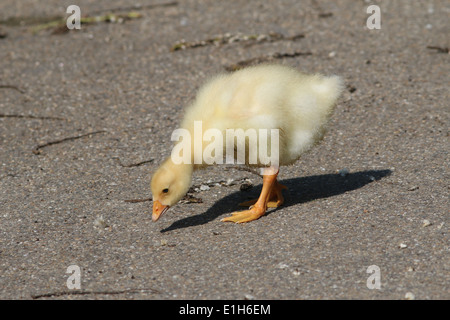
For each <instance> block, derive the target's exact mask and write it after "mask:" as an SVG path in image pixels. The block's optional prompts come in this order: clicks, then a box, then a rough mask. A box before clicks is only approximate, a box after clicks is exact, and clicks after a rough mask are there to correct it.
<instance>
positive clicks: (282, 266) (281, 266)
mask: <svg viewBox="0 0 450 320" xmlns="http://www.w3.org/2000/svg"><path fill="white" fill-rule="evenodd" d="M277 268H278V269H286V268H289V266H288V265H287V264H285V263H283V262H280V263H279V264H278V265H277Z"/></svg>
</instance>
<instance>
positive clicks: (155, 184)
mask: <svg viewBox="0 0 450 320" xmlns="http://www.w3.org/2000/svg"><path fill="white" fill-rule="evenodd" d="M192 171H193V166H192V165H188V164H175V163H173V161H172V160H171V159H170V157H169V158H168V159H167V160H166V161H164V163H163V164H162V165H161V166H160V167H159V168H158V170H156V172H155V174H154V175H153V178H152V182H151V189H152V194H153V214H152V220H153V221H156V220H158V219H159V217H160V216H161V215H162V214H163V213H165V212H166V211H167V210H168V209H169V208H170V207H171V206H173V205H175V204H176V203H177V202H178V201H180V200H181V198H183V196H184V195H186V193H187V192H188V190H189V187H190V186H191V180H192Z"/></svg>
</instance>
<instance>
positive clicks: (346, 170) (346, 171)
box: [338, 168, 350, 177]
mask: <svg viewBox="0 0 450 320" xmlns="http://www.w3.org/2000/svg"><path fill="white" fill-rule="evenodd" d="M338 173H339V174H340V175H341V177H345V176H346V175H348V174H349V173H350V170H348V169H347V168H344V169H341V170H339V172H338Z"/></svg>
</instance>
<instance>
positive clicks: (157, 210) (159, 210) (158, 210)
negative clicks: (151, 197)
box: [152, 200, 169, 221]
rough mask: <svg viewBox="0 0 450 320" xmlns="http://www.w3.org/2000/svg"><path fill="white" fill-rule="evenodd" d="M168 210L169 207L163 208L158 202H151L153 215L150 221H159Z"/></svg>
mask: <svg viewBox="0 0 450 320" xmlns="http://www.w3.org/2000/svg"><path fill="white" fill-rule="evenodd" d="M167 210H169V206H165V205H163V204H161V202H159V201H158V200H155V201H153V214H152V220H153V221H156V220H158V219H159V217H160V216H161V215H162V214H163V213H164V212H166V211H167Z"/></svg>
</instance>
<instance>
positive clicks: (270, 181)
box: [222, 170, 281, 223]
mask: <svg viewBox="0 0 450 320" xmlns="http://www.w3.org/2000/svg"><path fill="white" fill-rule="evenodd" d="M265 173H267V174H264V175H263V187H262V190H261V194H260V195H259V198H258V200H257V201H256V203H255V204H254V205H253V206H252V207H251V208H250V209H249V210H244V211H237V212H233V213H232V214H231V217H227V218H223V219H222V221H225V222H235V223H243V222H250V221H253V220H256V219H258V218H260V217H262V216H263V215H264V214H265V213H266V210H267V204H268V202H269V198H270V196H271V194H272V191H273V189H274V186H275V183H277V182H276V180H277V175H278V170H276V172H275V173H273V170H267V172H265ZM274 192H275V194H276V195H277V196H278V194H279V195H281V189H280V190H279V192H278V191H276V190H275V191H274Z"/></svg>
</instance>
